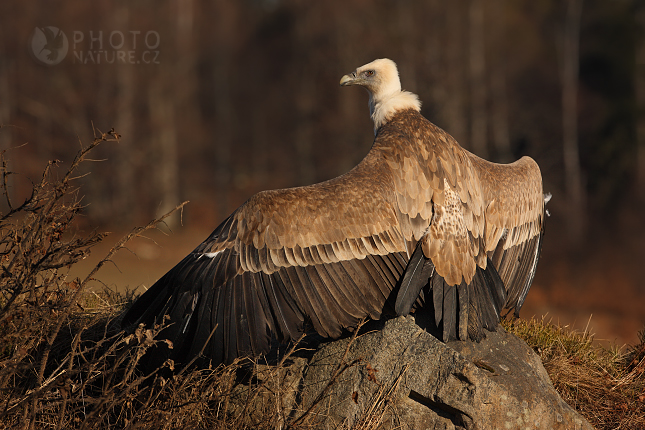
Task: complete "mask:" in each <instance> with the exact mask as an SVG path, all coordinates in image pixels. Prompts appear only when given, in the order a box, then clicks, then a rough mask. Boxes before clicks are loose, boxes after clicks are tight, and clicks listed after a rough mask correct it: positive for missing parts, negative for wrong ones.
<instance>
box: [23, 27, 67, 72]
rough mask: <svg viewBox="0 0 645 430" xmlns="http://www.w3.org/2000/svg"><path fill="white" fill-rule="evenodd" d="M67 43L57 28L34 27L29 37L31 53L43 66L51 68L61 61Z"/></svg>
mask: <svg viewBox="0 0 645 430" xmlns="http://www.w3.org/2000/svg"><path fill="white" fill-rule="evenodd" d="M68 49H69V43H68V41H67V36H65V33H63V31H62V30H61V29H59V28H57V27H52V26H48V27H36V28H34V31H33V33H32V35H31V53H32V54H33V56H34V58H35V59H36V60H38V61H39V62H41V63H43V64H47V65H50V66H53V65H55V64H58V63H60V62H61V61H63V59H64V58H65V56H66V55H67V50H68Z"/></svg>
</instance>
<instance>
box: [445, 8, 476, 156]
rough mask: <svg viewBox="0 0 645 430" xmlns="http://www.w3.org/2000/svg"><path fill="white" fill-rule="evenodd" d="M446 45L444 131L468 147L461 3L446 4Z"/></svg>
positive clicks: (464, 24)
mask: <svg viewBox="0 0 645 430" xmlns="http://www.w3.org/2000/svg"><path fill="white" fill-rule="evenodd" d="M446 8H447V12H446V34H447V37H446V39H445V40H446V44H445V48H444V52H445V70H444V76H445V82H446V84H447V85H446V87H447V91H446V97H445V101H446V102H445V107H444V114H443V116H444V118H445V122H446V125H445V128H446V131H448V132H449V133H450V134H451V135H452V136H453V137H454V138H455V139H456V140H457V142H459V143H460V144H461V145H462V146H464V147H466V148H471V149H472V146H471V145H470V144H469V141H468V140H469V139H468V121H467V118H466V108H465V101H466V91H467V90H465V88H467V87H466V85H467V80H466V79H465V70H464V63H465V58H464V47H465V43H464V40H463V29H464V27H465V26H466V22H465V19H464V14H463V12H464V9H463V8H464V6H463V1H452V2H449V3H448V4H447V5H446Z"/></svg>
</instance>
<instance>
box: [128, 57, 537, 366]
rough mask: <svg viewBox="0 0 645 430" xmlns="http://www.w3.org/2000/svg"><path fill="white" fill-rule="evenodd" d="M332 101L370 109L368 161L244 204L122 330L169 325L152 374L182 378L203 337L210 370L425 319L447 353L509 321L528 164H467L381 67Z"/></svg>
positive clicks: (523, 282) (530, 192) (529, 266)
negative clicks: (415, 313) (302, 341)
mask: <svg viewBox="0 0 645 430" xmlns="http://www.w3.org/2000/svg"><path fill="white" fill-rule="evenodd" d="M341 85H343V86H345V85H360V86H363V87H365V88H366V89H367V90H368V93H369V95H370V99H369V100H370V101H369V106H370V113H371V115H372V119H373V120H374V131H375V139H374V143H373V146H372V148H371V150H370V151H369V153H368V154H367V156H366V157H365V158H364V159H363V160H362V161H361V162H360V164H358V166H356V167H355V168H354V169H352V170H351V171H349V172H348V173H346V174H344V175H342V176H340V177H338V178H335V179H332V180H329V181H326V182H322V183H319V184H315V185H310V186H305V187H298V188H290V189H283V190H273V191H264V192H260V193H258V194H256V195H254V196H252V197H251V198H250V199H249V200H248V201H247V202H246V203H244V204H243V205H242V206H240V207H239V208H238V209H237V210H236V211H235V212H233V213H232V214H231V215H230V216H229V217H228V218H227V219H226V220H225V221H224V222H223V223H222V224H220V225H219V227H217V228H216V229H215V231H214V232H213V233H212V234H211V235H210V236H209V237H208V238H207V239H206V240H205V241H204V242H203V243H201V244H200V245H199V246H198V247H197V248H196V249H195V250H194V251H193V252H192V253H191V254H190V255H188V256H187V257H185V258H184V259H183V260H182V261H181V262H180V263H179V264H177V265H176V266H175V267H174V268H173V269H171V270H170V271H169V272H168V273H167V274H166V275H164V276H163V277H162V278H161V279H159V281H157V282H156V283H155V284H154V285H153V286H152V287H151V288H150V289H149V290H148V291H146V292H145V293H144V294H143V295H142V296H141V297H140V298H139V299H138V300H137V301H136V302H135V303H134V304H133V306H132V307H131V308H130V309H129V311H128V312H127V314H126V315H125V317H124V319H123V323H122V324H123V325H124V326H129V327H132V326H137V325H139V324H140V323H145V324H146V325H148V326H150V325H152V324H154V323H160V322H161V321H162V319H163V317H164V315H168V316H169V317H170V321H169V322H170V326H169V327H168V328H166V329H165V330H163V331H162V332H161V336H162V338H166V339H169V340H171V341H172V343H173V348H172V349H169V348H165V347H164V348H163V351H161V349H160V350H159V351H157V352H155V354H154V359H153V362H154V364H156V365H158V364H161V363H163V361H164V360H165V359H167V358H171V359H173V360H174V361H175V362H179V363H186V362H187V361H189V360H190V359H191V358H193V357H194V356H196V355H197V354H198V353H199V352H200V351H201V350H202V348H203V347H204V344H205V342H206V341H207V339H209V336H210V335H211V332H213V335H212V337H211V338H210V340H209V341H208V344H207V345H206V347H205V348H204V350H203V351H204V352H203V353H204V355H205V356H206V357H208V358H209V359H211V360H212V362H213V364H215V365H217V364H219V363H229V362H231V361H233V360H234V359H235V358H236V357H240V356H246V355H253V356H255V355H259V354H261V353H266V352H268V350H269V348H270V343H271V338H272V336H275V337H276V338H277V339H278V340H279V341H281V342H286V341H289V340H293V339H297V338H298V337H299V336H300V334H301V333H302V331H303V324H304V323H305V322H310V323H311V324H312V325H313V328H314V329H315V330H316V331H317V332H318V333H319V334H320V335H322V336H325V337H330V338H335V337H338V336H340V335H341V333H342V330H343V329H345V328H349V329H351V328H353V327H355V326H356V324H357V323H358V322H359V321H360V320H361V319H362V318H364V317H366V316H368V317H370V318H373V319H379V318H381V316H382V315H383V314H384V313H386V312H388V311H391V310H394V311H395V312H396V313H397V314H398V315H405V314H407V313H409V312H410V311H411V309H412V308H413V307H414V306H415V303H423V305H424V306H426V307H428V309H429V310H430V311H431V312H432V314H434V318H433V320H434V323H435V324H436V328H437V330H438V332H439V333H442V337H443V339H444V340H445V341H447V340H452V339H462V340H465V339H468V338H470V339H473V340H476V341H478V340H480V339H482V338H483V337H484V336H485V330H486V329H488V330H493V329H494V328H495V327H496V326H497V324H498V322H499V319H500V314H501V312H502V311H503V309H507V310H509V311H514V312H515V314H517V313H518V312H519V310H520V308H521V306H522V304H523V302H524V299H525V297H526V294H527V292H528V289H529V287H530V285H531V282H532V280H533V276H534V274H535V268H536V265H537V261H538V257H539V253H540V245H541V239H542V231H543V228H542V227H543V222H544V197H543V194H542V179H541V175H540V170H539V168H538V166H537V164H536V163H535V162H534V161H533V160H532V159H531V158H528V157H523V158H522V159H520V160H518V161H516V162H514V163H512V164H508V165H500V164H495V163H490V162H488V161H485V160H483V159H481V158H479V157H477V156H476V155H473V154H471V153H470V152H468V151H466V150H464V149H463V148H461V147H460V146H459V145H458V143H457V142H456V141H455V140H454V139H453V138H452V137H451V136H450V135H448V134H447V133H446V132H444V131H443V130H441V129H440V128H439V127H437V126H435V125H434V124H432V123H431V122H429V121H428V120H427V119H425V118H424V117H423V116H422V115H421V114H420V103H419V101H418V99H417V97H416V96H415V95H414V94H411V93H409V92H406V91H402V90H401V85H400V82H399V77H398V72H397V69H396V65H395V64H394V63H393V62H392V61H391V60H387V59H380V60H375V61H374V62H372V63H369V64H367V65H365V66H362V67H359V68H358V69H356V71H355V72H353V73H351V74H348V75H345V76H343V78H342V79H341ZM424 287H425V288H424ZM392 308H394V309H392Z"/></svg>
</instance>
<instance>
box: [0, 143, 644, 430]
mask: <svg viewBox="0 0 645 430" xmlns="http://www.w3.org/2000/svg"><path fill="white" fill-rule="evenodd" d="M113 140H118V135H117V134H116V133H114V132H113V131H111V132H108V133H97V135H96V138H95V139H94V141H93V142H92V143H91V144H89V145H87V146H86V147H83V148H81V150H80V151H79V153H78V155H77V157H76V159H75V160H74V161H73V162H72V164H71V166H70V167H69V169H67V171H66V172H64V173H62V174H61V172H60V171H59V170H60V167H59V166H58V164H59V163H58V162H51V163H49V165H48V166H47V167H46V169H45V171H44V173H43V176H42V178H41V180H40V181H39V182H38V183H35V184H34V185H33V192H32V194H31V196H29V197H28V198H27V199H26V200H25V201H24V202H22V203H19V204H16V203H15V202H12V201H11V199H10V198H9V195H10V194H9V192H8V189H7V187H8V186H7V179H8V177H9V175H10V174H11V172H9V171H8V170H7V163H6V160H5V155H6V153H5V152H3V153H1V155H0V164H1V166H0V168H1V177H0V186H1V187H2V190H3V192H4V197H5V206H6V210H4V211H3V213H2V214H0V256H1V258H2V273H1V274H0V428H21V429H35V428H52V429H67V428H78V429H87V428H92V429H96V430H98V429H104V428H105V429H107V428H133V429H134V428H141V429H147V428H150V429H160V428H164V429H175V428H177V429H179V428H181V429H183V428H209V429H210V428H212V429H245V428H267V429H269V428H270V429H273V428H279V427H284V428H311V427H313V426H315V424H316V423H315V414H310V412H311V410H307V411H298V410H291V409H290V408H289V407H285V406H283V405H285V398H284V397H285V396H287V394H286V393H285V392H284V390H283V388H284V387H285V385H288V384H289V383H293V381H292V380H290V379H289V378H290V375H289V374H288V372H286V371H285V370H284V369H285V368H284V367H283V364H284V363H286V362H287V361H295V360H297V359H296V358H293V357H292V355H291V354H292V352H293V349H292V350H291V351H290V352H288V353H287V354H286V355H285V357H284V358H283V359H282V361H281V362H280V363H279V364H278V365H277V366H271V367H269V366H260V365H259V364H258V363H257V362H255V363H251V362H249V361H245V360H241V361H239V362H237V363H234V364H233V365H230V366H228V367H219V368H217V369H210V368H208V369H199V370H195V369H193V370H183V371H181V372H179V373H177V374H176V375H174V376H173V377H171V378H163V377H162V376H161V373H160V372H155V373H153V374H151V375H142V374H141V373H140V372H139V371H138V370H137V369H136V365H137V362H138V360H139V358H140V357H141V356H142V354H143V353H144V352H145V351H146V349H147V348H149V347H150V346H151V345H153V344H154V343H155V342H156V341H155V340H154V336H155V333H156V332H157V331H158V330H159V327H154V328H152V329H146V328H139V330H137V331H136V332H135V333H133V334H126V333H123V332H121V331H120V330H119V326H118V315H119V313H120V311H121V310H122V308H123V306H125V305H127V302H128V301H130V300H131V299H132V297H129V296H128V295H126V296H120V295H115V294H112V293H110V292H109V291H107V290H106V291H104V292H102V293H96V292H93V291H91V289H90V286H91V285H92V283H94V284H96V282H98V281H97V279H100V278H97V277H96V274H97V272H98V270H99V269H100V268H101V266H103V265H104V264H105V263H107V262H109V261H110V259H111V257H112V256H113V255H114V253H115V252H117V251H118V250H119V249H121V248H123V247H125V246H126V244H127V242H128V241H129V240H130V239H132V238H134V237H136V236H138V235H141V234H142V233H143V232H144V231H145V230H148V229H151V228H155V226H156V225H157V224H158V223H160V222H163V219H164V217H165V216H164V217H161V218H160V219H157V220H154V221H152V222H151V223H150V224H148V225H147V226H145V227H140V228H137V229H135V230H133V232H132V233H131V234H129V235H128V236H126V237H124V238H123V239H121V240H120V241H118V242H117V243H116V245H115V246H114V248H113V249H112V250H111V251H110V252H109V253H108V255H107V256H106V257H105V258H104V259H103V260H101V262H100V263H99V264H98V265H97V266H96V267H95V268H94V269H93V270H92V271H90V273H89V274H88V275H87V276H86V277H85V278H84V279H78V278H76V279H69V277H68V271H69V267H70V266H71V265H73V264H75V263H76V262H78V261H79V260H80V259H82V258H84V257H85V256H86V255H87V253H88V252H89V251H90V249H91V247H92V246H93V245H95V244H96V243H98V242H99V241H100V240H102V239H103V238H104V237H105V235H104V234H100V233H96V232H92V233H90V234H89V235H78V234H76V233H74V231H75V229H74V219H75V217H76V216H77V215H78V214H79V212H80V211H81V210H82V209H83V206H82V204H81V198H80V197H79V190H78V189H77V188H76V186H75V181H76V179H78V177H77V172H78V170H79V169H78V168H79V166H80V165H81V163H82V162H83V161H84V160H86V159H87V158H88V154H89V153H90V151H92V150H93V149H94V148H95V147H96V146H97V145H99V144H101V143H103V142H106V141H113ZM182 206H183V205H180V206H179V207H177V208H176V210H177V209H180V208H181V207H182ZM507 328H508V329H510V330H511V331H513V332H514V333H516V334H517V335H519V336H520V337H522V338H524V339H525V340H526V341H527V342H528V343H529V344H530V345H531V346H532V347H533V348H534V349H535V350H536V351H538V353H539V354H540V355H541V357H542V360H543V362H544V364H545V367H546V369H547V371H548V372H549V374H550V375H551V377H552V379H553V382H554V384H555V386H556V388H557V389H558V391H559V392H560V393H561V395H562V396H563V397H564V398H565V400H566V401H567V402H569V403H570V404H572V405H574V406H575V407H576V408H577V409H578V410H579V411H580V412H581V413H582V414H583V415H584V416H585V417H587V419H589V420H590V422H591V423H592V424H593V425H594V426H596V427H597V428H599V429H616V428H621V429H638V428H644V427H645V418H643V417H644V416H645V394H644V393H645V375H644V373H645V372H644V371H645V343H641V345H640V346H638V347H635V348H633V349H631V350H629V351H627V352H620V351H617V350H606V349H603V348H600V347H598V346H596V345H594V344H593V343H592V339H591V337H590V336H588V335H587V334H578V333H572V332H570V331H567V330H566V329H563V328H560V327H554V326H552V325H550V324H545V323H544V322H541V321H516V322H514V323H512V324H508V325H507ZM642 337H643V336H641V340H645V339H643V338H642ZM352 365H353V363H344V362H341V363H339V364H338V371H337V372H336V373H337V374H340V373H342V371H343V370H344V369H346V368H348V367H350V366H352ZM166 366H168V367H172V363H166ZM252 367H254V368H255V370H256V371H257V372H256V376H255V377H254V378H253V380H251V381H250V382H248V383H247V384H246V385H242V386H240V385H236V381H239V379H240V375H243V374H244V372H245V371H248V369H250V368H252ZM258 375H262V376H258ZM385 394H387V393H385ZM385 394H384V395H385ZM381 403H382V402H378V404H377V403H375V408H374V413H373V416H366V417H364V419H363V420H361V421H360V422H361V428H376V427H377V426H378V424H379V417H380V416H381V415H382V414H381V413H380V412H382V409H383V408H382V404H381ZM258 404H262V405H263V406H262V407H258V406H257V405H258ZM379 411H380V412H379Z"/></svg>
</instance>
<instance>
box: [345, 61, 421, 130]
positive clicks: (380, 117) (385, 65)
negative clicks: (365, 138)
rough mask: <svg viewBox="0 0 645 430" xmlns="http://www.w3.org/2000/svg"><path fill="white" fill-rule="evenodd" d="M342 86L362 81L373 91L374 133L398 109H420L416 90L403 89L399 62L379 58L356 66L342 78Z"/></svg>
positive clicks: (371, 114)
mask: <svg viewBox="0 0 645 430" xmlns="http://www.w3.org/2000/svg"><path fill="white" fill-rule="evenodd" d="M340 85H341V86H343V87H344V86H348V85H360V86H362V87H363V88H365V89H366V90H367V92H368V93H369V95H370V99H369V108H370V116H371V117H372V120H373V121H374V134H376V132H377V131H378V129H379V127H381V126H382V125H383V124H385V123H386V122H387V121H388V120H389V119H390V118H391V117H392V115H394V114H395V113H396V112H397V111H399V110H404V109H415V110H416V111H417V112H418V111H420V110H421V102H420V101H419V98H418V97H417V95H416V94H412V93H410V92H408V91H403V90H402V89H401V81H400V80H399V71H398V70H397V68H396V63H395V62H394V61H392V60H390V59H389V58H380V59H378V60H374V61H372V62H371V63H367V64H365V65H364V66H361V67H359V68H357V69H356V70H355V71H353V72H352V73H349V74H347V75H345V76H343V77H342V78H341V79H340Z"/></svg>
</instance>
